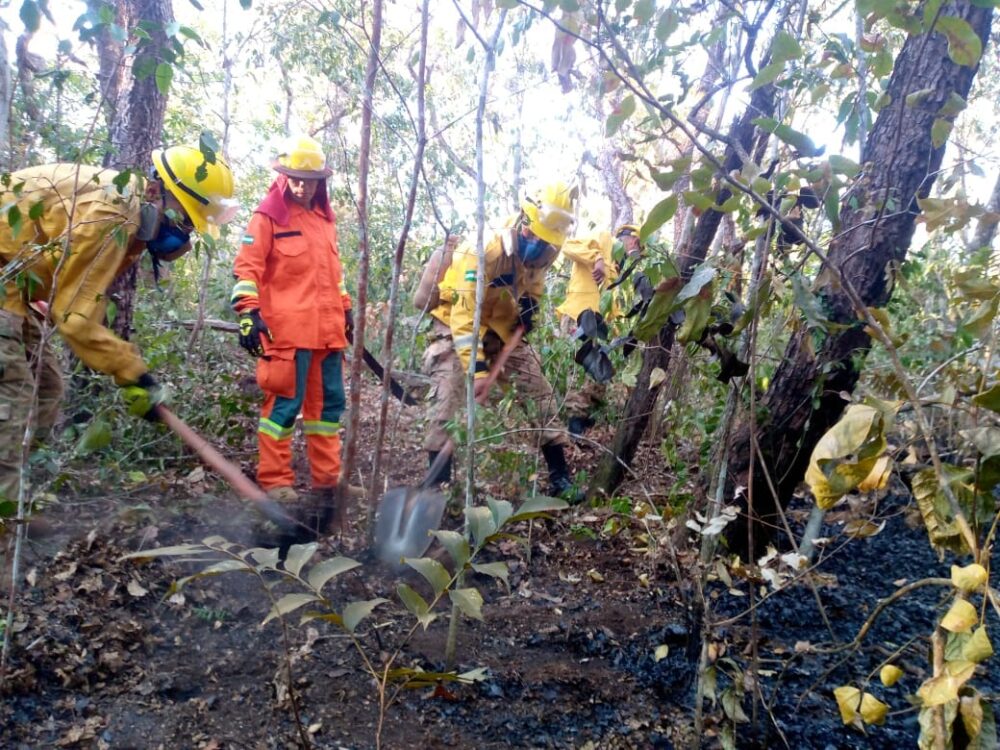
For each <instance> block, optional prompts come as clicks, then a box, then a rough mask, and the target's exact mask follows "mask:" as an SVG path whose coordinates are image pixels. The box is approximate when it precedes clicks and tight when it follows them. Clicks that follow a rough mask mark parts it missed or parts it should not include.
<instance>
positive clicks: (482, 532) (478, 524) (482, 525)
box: [465, 505, 497, 549]
mask: <svg viewBox="0 0 1000 750" xmlns="http://www.w3.org/2000/svg"><path fill="white" fill-rule="evenodd" d="M465 518H466V520H467V521H468V523H469V528H470V529H471V530H472V540H473V543H474V544H475V547H476V549H478V548H479V547H482V546H483V545H484V544H485V543H486V540H487V539H488V538H489V537H490V536H492V535H493V534H495V533H496V531H497V528H496V526H494V525H493V514H492V513H490V509H489V508H484V507H482V506H481V505H480V506H477V507H475V508H469V509H467V510H466V511H465Z"/></svg>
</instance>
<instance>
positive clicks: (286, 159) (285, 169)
mask: <svg viewBox="0 0 1000 750" xmlns="http://www.w3.org/2000/svg"><path fill="white" fill-rule="evenodd" d="M271 167H272V168H273V169H274V170H275V171H276V172H281V174H284V175H288V176H289V177H298V178H300V179H305V180H323V179H326V178H327V177H329V176H330V175H331V174H333V170H332V169H330V168H329V167H327V166H326V154H324V153H323V147H322V146H321V145H320V144H319V141H317V140H315V139H314V138H310V137H309V136H307V135H293V136H292V137H290V138H286V139H285V142H284V143H283V144H281V149H280V150H279V151H278V158H277V159H275V160H274V161H273V162H272V163H271Z"/></svg>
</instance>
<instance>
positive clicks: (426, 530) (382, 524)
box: [375, 487, 446, 568]
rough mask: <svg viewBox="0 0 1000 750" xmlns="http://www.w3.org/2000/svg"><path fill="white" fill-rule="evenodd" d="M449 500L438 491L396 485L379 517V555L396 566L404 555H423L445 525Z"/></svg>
mask: <svg viewBox="0 0 1000 750" xmlns="http://www.w3.org/2000/svg"><path fill="white" fill-rule="evenodd" d="M445 505H446V500H445V497H444V495H442V494H441V493H440V492H438V491H436V490H417V489H414V488H412V487H396V488H394V489H391V490H389V491H388V492H386V493H385V495H383V496H382V500H381V502H379V505H378V511H377V514H376V517H375V556H376V557H378V559H379V560H381V561H382V562H384V563H385V564H387V565H390V566H393V567H394V568H399V567H400V561H401V560H402V558H404V557H421V556H423V554H424V553H425V552H427V549H428V547H430V546H431V542H433V541H434V538H433V537H432V536H431V535H430V532H432V531H434V530H435V529H437V528H438V526H440V525H441V517H442V516H443V515H444V508H445Z"/></svg>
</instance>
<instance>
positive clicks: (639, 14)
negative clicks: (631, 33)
mask: <svg viewBox="0 0 1000 750" xmlns="http://www.w3.org/2000/svg"><path fill="white" fill-rule="evenodd" d="M655 10H656V3H655V2H654V0H639V1H638V2H637V3H636V4H635V7H634V8H633V9H632V15H633V17H635V20H636V21H638V22H639V23H640V24H647V23H649V22H650V21H651V20H652V18H653V12H654V11H655Z"/></svg>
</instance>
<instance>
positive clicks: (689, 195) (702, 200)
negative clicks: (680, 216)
mask: <svg viewBox="0 0 1000 750" xmlns="http://www.w3.org/2000/svg"><path fill="white" fill-rule="evenodd" d="M684 202H685V203H687V204H688V205H689V206H691V207H692V208H695V209H697V210H698V211H702V212H704V211H707V210H708V209H710V208H711V207H712V206H714V205H715V195H705V194H704V193H700V192H698V191H697V190H685V191H684Z"/></svg>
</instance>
